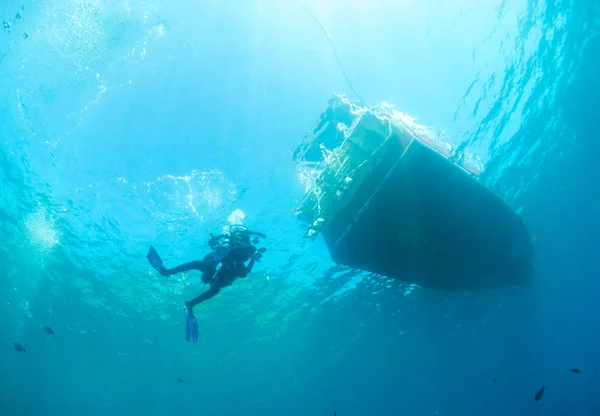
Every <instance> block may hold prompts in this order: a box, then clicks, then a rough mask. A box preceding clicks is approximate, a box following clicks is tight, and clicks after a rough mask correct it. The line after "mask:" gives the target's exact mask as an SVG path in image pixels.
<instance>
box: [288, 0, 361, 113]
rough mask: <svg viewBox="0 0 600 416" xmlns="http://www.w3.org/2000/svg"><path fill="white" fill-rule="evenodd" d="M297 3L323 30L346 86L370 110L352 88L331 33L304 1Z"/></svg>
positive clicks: (298, 0)
mask: <svg viewBox="0 0 600 416" xmlns="http://www.w3.org/2000/svg"><path fill="white" fill-rule="evenodd" d="M296 1H297V2H298V3H299V4H300V6H302V8H303V9H304V10H305V11H306V13H308V14H309V15H310V17H311V18H312V19H313V20H314V21H315V23H316V24H317V25H318V26H319V28H320V29H321V32H323V34H324V35H325V37H326V38H327V41H328V42H329V46H331V50H333V54H334V55H335V60H336V61H337V64H338V66H339V68H340V70H341V71H342V75H343V76H344V79H345V80H346V84H348V87H350V89H351V90H352V92H353V93H354V95H356V97H357V98H358V99H359V100H360V102H361V103H362V104H363V105H364V106H365V107H367V108H369V109H370V107H369V106H368V105H367V103H366V102H365V100H363V99H362V97H361V96H360V94H359V93H357V92H356V90H355V89H354V87H353V86H352V83H351V82H350V79H348V75H347V74H346V71H345V70H344V66H343V65H342V61H341V59H340V56H339V55H338V52H337V49H336V47H335V45H334V43H333V40H332V39H331V37H330V36H329V33H327V30H325V28H324V27H323V25H322V24H321V22H320V21H319V19H317V16H315V14H314V13H313V12H312V11H311V10H310V9H309V8H308V6H307V5H306V4H304V2H303V1H302V0H296Z"/></svg>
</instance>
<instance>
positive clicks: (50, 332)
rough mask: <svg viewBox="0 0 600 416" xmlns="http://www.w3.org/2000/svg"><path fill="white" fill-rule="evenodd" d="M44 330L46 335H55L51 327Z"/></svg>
mask: <svg viewBox="0 0 600 416" xmlns="http://www.w3.org/2000/svg"><path fill="white" fill-rule="evenodd" d="M42 329H43V330H44V332H45V333H46V334H48V335H54V331H53V330H52V328H50V327H49V326H43V327H42Z"/></svg>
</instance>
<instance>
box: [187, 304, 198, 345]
mask: <svg viewBox="0 0 600 416" xmlns="http://www.w3.org/2000/svg"><path fill="white" fill-rule="evenodd" d="M185 340H186V341H187V342H196V341H198V321H196V317H195V316H194V314H193V313H192V311H191V310H190V309H189V308H188V306H187V305H185Z"/></svg>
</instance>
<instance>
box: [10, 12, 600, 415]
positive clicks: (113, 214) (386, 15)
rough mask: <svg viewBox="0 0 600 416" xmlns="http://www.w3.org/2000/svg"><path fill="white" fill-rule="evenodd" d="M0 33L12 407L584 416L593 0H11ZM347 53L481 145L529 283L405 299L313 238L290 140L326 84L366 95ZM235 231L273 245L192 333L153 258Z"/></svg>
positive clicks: (374, 77)
mask: <svg viewBox="0 0 600 416" xmlns="http://www.w3.org/2000/svg"><path fill="white" fill-rule="evenodd" d="M303 5H305V6H307V7H308V9H309V10H310V11H312V13H314V16H315V17H316V18H317V19H318V22H319V23H320V24H321V25H322V26H323V28H325V30H326V31H327V33H328V35H329V36H330V39H331V40H332V42H333V45H334V48H335V49H332V47H331V44H330V43H329V41H328V38H327V36H326V35H325V34H324V33H323V31H322V30H321V28H320V27H319V24H318V23H317V22H316V21H315V19H313V16H312V15H311V14H310V13H309V12H307V9H306V8H304V7H302V6H303ZM0 20H3V21H4V26H3V27H4V29H3V30H2V32H0V73H1V74H2V75H1V76H0V94H1V97H0V98H1V101H0V102H1V103H2V104H1V107H0V140H1V145H0V238H1V239H2V241H3V244H2V245H0V264H1V265H2V271H1V273H0V325H1V326H0V329H1V331H0V366H1V368H0V406H1V408H2V412H1V414H2V415H81V414H86V415H88V416H93V415H106V414H113V415H120V414H142V413H143V414H146V415H171V414H176V413H179V412H181V413H196V414H202V415H239V414H256V415H332V414H333V412H334V411H336V412H337V414H338V415H339V416H347V415H394V414H410V415H505V414H535V415H537V414H540V415H541V414H544V415H550V414H552V415H563V414H569V415H596V414H598V412H599V411H600V395H598V393H597V392H598V388H599V385H600V374H599V373H597V367H598V366H600V362H599V361H600V360H599V358H598V351H599V350H600V338H599V337H598V333H600V332H599V330H600V323H599V322H598V319H597V316H598V313H599V312H600V311H599V309H598V304H599V300H600V299H599V297H600V296H599V295H598V293H600V283H598V282H599V281H600V280H599V279H598V278H599V277H600V272H599V271H598V270H599V269H598V266H597V256H598V254H597V247H599V246H600V238H599V237H598V235H599V233H600V191H599V189H600V188H599V185H598V178H600V169H598V168H597V167H596V166H598V165H597V162H596V161H595V159H596V157H595V154H596V152H597V151H598V150H600V146H599V145H598V141H597V131H598V128H599V127H600V119H599V118H598V102H597V101H598V98H597V97H598V96H600V84H599V81H598V79H599V78H598V75H597V74H598V68H600V4H599V3H598V2H595V1H585V0H580V1H576V0H573V1H561V0H554V1H547V2H544V1H529V2H526V1H516V0H515V1H489V2H481V1H475V0H463V1H454V2H447V1H439V0H438V1H435V0H426V1H421V2H416V1H408V0H396V1H392V0H389V1H383V0H374V1H372V2H366V1H364V2H363V1H358V0H357V1H348V2H341V1H337V2H336V1H329V2H325V1H317V0H313V1H309V0H306V1H304V2H303V3H302V4H300V3H299V2H298V1H293V0H270V1H267V0H264V1H262V0H255V1H246V0H238V1H234V0H227V1H215V0H210V1H202V2H192V1H187V2H186V1H181V2H167V1H164V0H151V1H137V0H132V1H117V0H113V1H110V0H56V1H50V0H40V1H29V2H25V3H23V2H22V1H18V2H17V1H13V0H4V1H3V2H2V4H1V5H0ZM336 54H337V56H339V59H340V61H341V62H342V64H343V69H344V71H345V73H346V74H347V76H348V78H349V79H350V80H351V82H352V87H353V88H354V89H355V90H356V91H357V92H359V94H360V96H361V97H362V99H363V100H365V102H367V103H368V104H369V105H375V104H377V103H378V102H380V101H387V102H389V103H392V104H394V105H395V106H396V108H397V109H398V110H400V111H403V112H405V113H407V114H410V115H412V116H415V117H418V121H419V122H420V123H423V124H426V125H430V126H434V127H435V128H437V129H440V130H442V131H444V132H445V134H446V135H448V136H449V137H452V138H453V140H454V141H455V142H454V144H455V145H456V146H457V148H458V151H457V157H461V155H462V154H464V153H468V152H470V153H474V154H476V155H477V156H478V158H479V160H480V161H481V163H483V164H484V166H485V169H484V172H483V175H482V179H483V181H484V183H485V184H486V185H487V186H489V187H490V189H492V190H493V191H494V192H496V193H497V194H499V195H500V196H502V197H503V198H504V199H505V200H506V201H507V202H508V203H509V204H510V205H511V206H512V207H513V208H514V209H515V210H517V211H518V212H519V213H520V214H521V215H522V216H523V218H524V219H525V221H526V222H527V224H528V225H529V227H530V229H531V231H532V234H533V235H534V237H535V239H536V250H537V269H536V279H535V282H534V284H532V285H531V286H529V287H525V288H505V289H501V290H494V291H485V292H479V293H445V292H436V291H430V290H426V289H422V288H417V289H415V290H411V288H410V287H409V286H408V285H407V284H402V283H401V282H398V281H390V280H388V279H386V278H383V277H376V276H370V275H368V274H366V273H360V272H357V271H352V270H348V269H345V268H343V267H338V266H335V265H334V264H333V263H332V262H331V260H330V258H329V255H328V252H327V250H326V248H325V245H324V243H323V242H322V240H320V239H318V240H316V241H315V242H312V241H309V240H306V239H303V238H302V236H303V234H304V232H305V227H304V225H303V224H302V223H300V222H298V221H297V220H296V218H295V217H294V216H293V208H294V207H295V206H296V205H297V204H298V203H299V202H300V200H301V198H302V195H303V192H304V189H303V187H302V185H301V183H300V181H299V179H298V177H297V175H296V166H295V165H294V163H293V162H292V152H293V150H294V148H295V147H296V146H297V145H298V144H299V143H300V142H301V141H302V137H303V136H304V135H305V134H306V133H307V132H309V131H310V130H311V129H312V128H314V126H315V125H316V122H317V119H318V117H319V114H320V112H321V111H323V110H324V109H325V107H326V105H327V100H328V99H329V98H330V97H331V96H332V94H333V93H343V94H346V95H348V97H350V98H352V99H358V97H356V96H354V93H353V92H352V88H351V87H350V86H349V85H348V83H347V82H346V80H345V78H344V76H343V73H342V71H341V70H340V67H339V65H338V62H337V60H336ZM239 221H241V222H243V223H244V224H246V225H248V226H249V227H251V228H253V229H257V230H259V231H262V232H265V233H266V234H267V235H268V238H267V240H266V246H267V248H268V252H267V253H266V254H265V256H264V258H263V260H262V261H261V263H259V264H258V265H257V266H256V267H255V268H254V270H253V273H252V275H251V276H249V277H248V278H247V279H245V280H240V281H237V282H235V283H234V285H233V286H232V287H230V288H227V289H226V290H223V291H221V293H220V294H219V295H218V296H217V297H216V298H214V299H212V300H210V301H209V302H207V303H206V304H202V305H200V306H198V307H197V308H196V315H197V317H198V320H199V323H200V341H199V342H198V343H195V344H191V343H187V342H186V341H185V339H184V327H183V309H182V307H183V302H184V301H185V300H186V299H190V298H192V297H194V296H196V295H197V294H198V293H200V292H201V291H204V290H205V287H204V285H202V283H201V282H200V279H199V274H198V273H194V272H190V273H187V274H183V275H177V276H173V277H170V278H163V277H161V276H159V275H158V273H156V272H155V271H154V270H153V269H152V268H151V267H150V266H149V265H148V263H147V261H146V259H145V254H146V252H147V250H148V247H149V245H150V244H153V245H154V246H155V247H156V248H157V249H158V251H159V252H160V253H161V255H162V256H163V260H164V261H165V263H167V264H168V265H169V266H172V265H175V264H177V263H179V262H183V261H190V260H195V259H198V258H201V257H202V256H203V255H204V253H206V252H207V250H208V248H207V246H206V241H207V239H208V237H209V236H208V234H209V233H210V232H212V233H217V232H219V231H220V230H221V228H222V227H223V226H224V225H226V224H228V223H230V222H239ZM44 325H48V326H50V327H51V328H52V329H53V330H54V331H55V333H56V334H55V335H47V334H46V333H45V332H44V331H43V329H42V328H41V327H42V326H44ZM16 342H18V343H21V344H22V345H23V346H24V347H25V348H26V349H27V352H25V353H22V352H17V351H15V350H14V349H13V348H12V345H11V344H12V343H16ZM573 367H577V368H580V369H581V373H580V374H574V373H571V372H569V368H573ZM494 379H495V380H496V381H495V382H494V381H493V380H494ZM179 380H181V381H179ZM542 385H545V386H546V387H547V389H546V392H545V394H544V397H543V398H542V400H540V401H538V402H536V401H535V400H534V395H535V393H536V392H537V391H538V390H539V388H540V387H541V386H542Z"/></svg>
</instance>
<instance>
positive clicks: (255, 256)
mask: <svg viewBox="0 0 600 416" xmlns="http://www.w3.org/2000/svg"><path fill="white" fill-rule="evenodd" d="M264 251H265V250H263V249H262V248H261V249H260V250H257V251H255V252H254V254H253V255H252V258H253V259H254V261H256V262H258V263H260V259H261V258H262V253H263V252H264Z"/></svg>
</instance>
